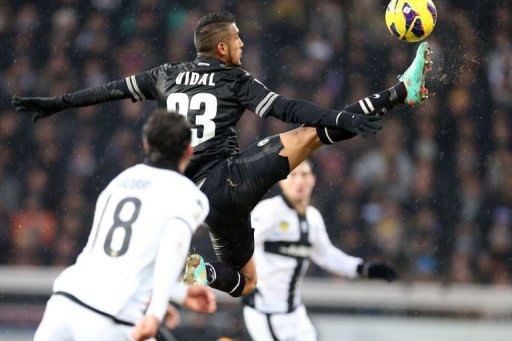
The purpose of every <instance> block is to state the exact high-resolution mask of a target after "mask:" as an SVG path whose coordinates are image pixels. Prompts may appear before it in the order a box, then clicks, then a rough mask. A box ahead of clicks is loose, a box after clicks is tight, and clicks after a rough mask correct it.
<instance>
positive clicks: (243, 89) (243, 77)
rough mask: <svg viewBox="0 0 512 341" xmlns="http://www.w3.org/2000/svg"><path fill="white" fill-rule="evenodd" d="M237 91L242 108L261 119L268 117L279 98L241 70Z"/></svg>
mask: <svg viewBox="0 0 512 341" xmlns="http://www.w3.org/2000/svg"><path fill="white" fill-rule="evenodd" d="M235 91H236V94H237V98H238V101H239V102H240V103H241V104H242V106H243V107H244V108H247V109H249V110H251V111H252V112H254V113H256V114H257V115H258V116H260V117H264V116H266V114H267V113H268V111H269V110H270V107H271V106H272V103H273V102H274V101H275V99H276V98H277V97H279V95H278V94H276V93H275V92H273V91H270V90H269V89H268V88H267V87H266V86H265V85H263V83H261V82H260V81H259V80H257V79H256V78H254V77H253V76H252V75H251V74H250V73H248V72H247V71H245V70H242V69H240V75H239V77H238V80H237V84H236V89H235Z"/></svg>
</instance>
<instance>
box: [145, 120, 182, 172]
mask: <svg viewBox="0 0 512 341" xmlns="http://www.w3.org/2000/svg"><path fill="white" fill-rule="evenodd" d="M191 136H192V133H191V131H190V125H189V123H188V122H187V120H186V119H185V117H184V116H182V115H179V114H176V113H169V112H167V111H165V110H157V111H155V112H154V113H153V114H152V115H151V116H150V117H149V118H148V120H147V122H146V124H144V128H143V129H142V137H143V139H145V140H146V141H147V144H148V147H149V148H147V150H146V151H145V159H146V162H148V163H149V164H154V165H158V166H163V167H171V168H176V167H177V165H178V162H179V161H180V159H181V158H182V157H183V154H184V152H185V150H186V148H187V146H188V145H189V144H190V139H191Z"/></svg>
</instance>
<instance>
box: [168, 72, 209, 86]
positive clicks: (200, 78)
mask: <svg viewBox="0 0 512 341" xmlns="http://www.w3.org/2000/svg"><path fill="white" fill-rule="evenodd" d="M214 76H215V72H212V73H203V74H200V73H197V72H192V71H184V72H180V73H178V76H177V77H176V84H178V85H208V86H215V82H214V81H213V77H214Z"/></svg>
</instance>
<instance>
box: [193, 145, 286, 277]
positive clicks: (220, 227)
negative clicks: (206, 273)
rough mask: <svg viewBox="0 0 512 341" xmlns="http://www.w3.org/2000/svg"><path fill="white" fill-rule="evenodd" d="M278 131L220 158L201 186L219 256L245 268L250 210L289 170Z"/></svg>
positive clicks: (251, 235)
mask: <svg viewBox="0 0 512 341" xmlns="http://www.w3.org/2000/svg"><path fill="white" fill-rule="evenodd" d="M282 149H283V144H282V142H281V139H280V138H279V136H278V135H275V136H271V137H267V138H265V139H263V140H261V141H259V142H258V143H255V144H253V145H252V146H250V147H248V148H247V149H245V150H244V151H242V152H241V153H239V154H237V155H234V156H230V157H228V158H227V159H226V160H223V161H221V162H219V163H218V164H217V165H215V166H214V167H213V168H212V170H211V171H210V172H209V174H208V176H207V177H206V180H205V181H204V183H203V184H202V186H201V191H203V192H204V193H205V194H206V196H207V197H208V199H209V201H210V214H209V215H208V217H207V218H206V227H207V229H208V230H209V232H210V238H211V240H212V245H213V249H214V251H215V254H216V255H217V257H218V258H219V260H221V261H223V262H226V263H228V264H230V265H231V266H233V268H235V269H236V270H239V269H240V268H242V267H243V266H244V265H245V264H246V263H247V262H248V261H249V259H250V258H251V257H252V254H253V252H254V233H253V229H252V227H251V218H250V213H251V211H252V209H253V208H254V206H256V204H257V203H258V202H259V201H260V200H261V198H262V197H263V195H265V193H266V192H267V191H268V190H269V189H270V187H272V186H273V185H274V184H275V183H276V182H278V181H279V180H281V179H284V178H286V177H287V175H288V173H289V172H290V166H289V164H288V158H286V157H283V156H280V155H279V152H280V151H281V150H282Z"/></svg>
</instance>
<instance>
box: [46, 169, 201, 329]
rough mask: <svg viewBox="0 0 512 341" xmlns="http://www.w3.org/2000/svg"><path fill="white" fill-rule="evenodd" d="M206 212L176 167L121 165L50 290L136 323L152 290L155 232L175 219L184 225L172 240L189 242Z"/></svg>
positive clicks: (157, 234) (158, 233) (196, 192)
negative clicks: (80, 246) (72, 260)
mask: <svg viewBox="0 0 512 341" xmlns="http://www.w3.org/2000/svg"><path fill="white" fill-rule="evenodd" d="M208 210H209V205H208V199H207V198H206V196H205V195H204V194H203V193H202V192H200V191H199V189H198V188H197V187H196V186H195V185H194V183H193V182H192V181H190V180H189V179H188V178H186V177H185V176H183V175H182V174H180V173H178V172H177V171H172V170H169V169H163V168H157V167H151V166H148V165H144V164H138V165H135V166H133V167H130V168H128V169H126V170H125V171H124V172H122V173H121V174H119V175H118V176H117V177H116V178H114V179H113V180H112V181H111V182H110V183H109V185H108V186H107V187H106V188H105V189H104V190H103V192H102V193H101V194H100V195H99V197H98V200H97V202H96V211H95V215H94V221H93V225H92V229H91V232H90V234H89V238H88V241H87V244H86V246H85V247H84V249H83V250H82V252H81V253H80V255H79V256H78V258H77V261H76V263H75V264H74V265H72V266H70V267H69V268H67V269H66V270H64V272H63V273H62V274H61V275H60V276H59V277H58V278H57V280H56V281H55V284H54V291H55V292H56V291H63V292H66V293H69V294H71V295H73V296H75V297H77V298H78V299H80V300H81V301H82V302H85V303H86V304H88V305H90V306H92V307H94V308H96V309H99V310H101V311H103V312H106V313H108V314H110V315H112V316H115V317H117V318H119V319H122V320H126V321H137V320H138V319H139V318H140V317H141V316H142V313H143V312H144V309H145V308H146V307H147V304H148V302H149V300H150V296H151V293H152V290H153V278H154V276H155V274H154V260H155V257H156V253H157V252H158V247H159V243H160V236H161V235H162V234H163V232H164V231H166V229H172V228H173V227H174V228H175V226H176V224H177V222H179V223H180V224H184V225H186V226H188V228H189V229H188V230H187V229H186V228H185V229H183V230H180V231H182V232H180V235H178V236H177V240H183V243H185V242H186V243H189V241H190V237H191V235H192V234H193V233H194V232H195V230H196V228H197V227H198V226H199V225H200V224H202V223H203V221H204V219H205V217H206V215H207V214H208ZM176 231H177V230H176ZM180 245H181V244H180ZM186 248H187V249H188V245H186ZM175 258H179V256H176V257H175ZM184 261H185V259H170V260H169V264H170V266H171V264H177V265H176V266H179V267H180V268H181V267H182V266H183V264H184ZM177 273H179V271H177Z"/></svg>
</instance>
